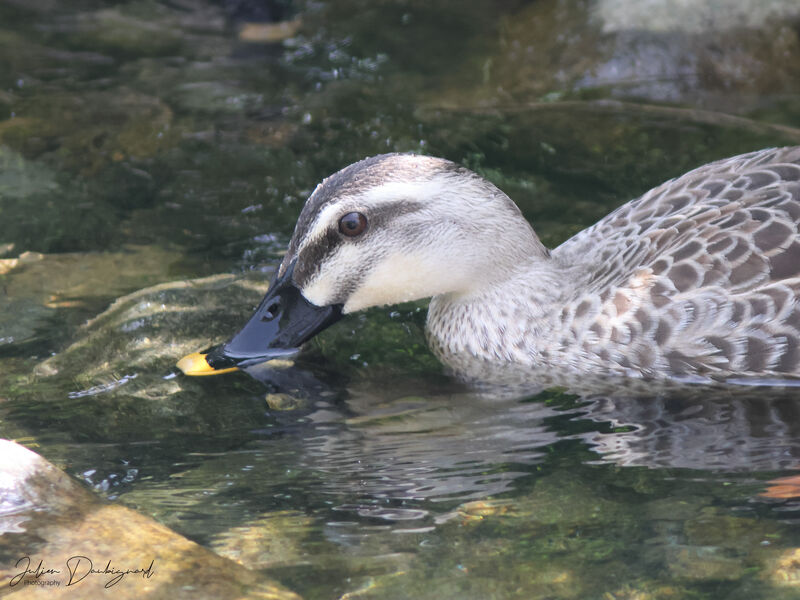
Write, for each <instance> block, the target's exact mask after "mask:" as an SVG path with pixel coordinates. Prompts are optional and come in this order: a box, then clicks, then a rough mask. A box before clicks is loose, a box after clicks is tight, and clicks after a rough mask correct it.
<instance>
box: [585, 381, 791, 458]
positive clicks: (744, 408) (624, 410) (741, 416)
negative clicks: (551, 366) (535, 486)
mask: <svg viewBox="0 0 800 600" xmlns="http://www.w3.org/2000/svg"><path fill="white" fill-rule="evenodd" d="M740 396H741V397H737V396H733V397H732V396H731V395H730V393H729V392H722V391H716V392H707V393H705V394H702V393H700V392H697V393H694V394H692V395H691V396H681V395H677V394H675V395H669V396H663V397H652V398H614V397H611V396H605V397H599V398H595V399H593V400H592V402H591V404H590V405H589V406H588V407H587V408H586V410H587V411H588V412H587V415H586V416H587V417H588V418H591V419H593V420H608V421H611V422H612V423H613V424H614V426H615V427H620V426H625V425H627V426H630V427H631V428H632V429H631V430H630V431H623V432H619V433H613V434H594V435H590V436H587V441H588V442H590V443H591V444H593V445H594V450H595V451H596V452H598V453H599V454H601V456H602V458H603V460H606V461H613V462H615V463H617V464H619V465H626V466H627V465H636V466H647V467H673V468H675V467H677V468H687V469H701V470H714V471H775V470H781V469H790V468H796V467H797V466H800V404H798V400H800V391H797V392H795V393H794V394H793V395H792V394H790V393H789V392H787V391H786V390H779V391H778V393H777V394H775V391H774V390H770V389H759V390H757V391H756V392H754V393H752V395H748V396H745V395H743V394H742V395H740ZM772 396H777V397H772Z"/></svg>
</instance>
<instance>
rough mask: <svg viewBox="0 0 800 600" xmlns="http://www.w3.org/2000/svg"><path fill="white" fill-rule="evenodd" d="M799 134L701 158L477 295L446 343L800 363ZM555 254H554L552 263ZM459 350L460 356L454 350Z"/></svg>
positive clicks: (503, 350)
mask: <svg viewBox="0 0 800 600" xmlns="http://www.w3.org/2000/svg"><path fill="white" fill-rule="evenodd" d="M798 224H800V148H797V147H795V148H786V149H778V150H764V151H760V152H754V153H751V154H746V155H743V156H738V157H734V158H730V159H726V160H722V161H719V162H715V163H711V164H708V165H705V166H702V167H700V168H698V169H696V170H694V171H691V172H689V173H687V174H686V175H683V176H682V177H679V178H677V179H674V180H672V181H668V182H666V183H664V184H663V185H661V186H659V187H657V188H655V189H653V190H651V191H649V192H647V193H646V194H645V195H644V196H642V197H641V198H639V199H637V200H634V201H632V202H629V203H627V204H625V205H623V206H622V207H620V208H619V209H617V210H615V211H614V212H612V213H611V214H609V215H608V216H607V217H605V218H603V219H602V220H601V221H599V222H598V223H596V224H595V225H594V226H592V227H590V228H588V229H586V230H584V231H582V232H580V233H578V234H577V235H575V236H574V237H573V238H571V239H569V240H567V241H566V242H564V243H563V244H562V245H561V246H559V247H558V248H556V249H555V250H553V251H552V254H551V258H550V260H549V261H547V262H549V263H550V264H549V265H542V264H540V262H539V261H537V262H535V263H534V264H532V265H531V266H530V268H528V269H526V270H524V271H523V272H522V273H520V274H518V275H517V276H516V277H514V278H512V279H510V280H509V281H507V282H506V283H505V284H504V285H503V286H500V287H493V288H492V289H488V290H486V292H485V293H484V294H483V295H482V297H480V298H476V297H472V298H470V299H469V300H468V301H466V302H465V301H462V300H457V299H453V298H450V297H447V296H444V297H439V298H434V300H433V301H432V303H431V307H430V312H429V319H428V326H429V333H430V337H431V341H432V342H433V344H434V347H435V348H436V349H437V353H438V354H439V355H440V356H442V357H443V359H444V360H445V361H447V362H452V363H454V364H456V365H457V366H459V367H461V368H462V369H463V367H464V361H463V360H461V359H460V358H459V355H460V354H464V353H466V354H467V355H469V356H474V357H476V358H482V359H486V360H488V361H510V362H515V363H521V364H530V365H532V366H535V367H537V368H552V369H556V370H567V371H573V372H587V373H588V372H591V373H613V374H620V375H645V376H670V375H701V376H712V377H713V376H722V377H725V376H730V375H734V374H735V375H738V376H758V377H764V376H773V375H775V376H797V375H800V307H799V306H798V296H800V235H798ZM547 267H550V268H547ZM448 357H450V359H448Z"/></svg>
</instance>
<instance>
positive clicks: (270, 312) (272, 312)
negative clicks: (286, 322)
mask: <svg viewBox="0 0 800 600" xmlns="http://www.w3.org/2000/svg"><path fill="white" fill-rule="evenodd" d="M280 310H281V303H280V302H279V301H278V300H275V301H273V302H272V303H271V304H270V305H269V306H267V310H266V312H265V313H264V316H263V317H261V320H262V321H272V319H274V318H275V317H277V316H278V313H279V312H280Z"/></svg>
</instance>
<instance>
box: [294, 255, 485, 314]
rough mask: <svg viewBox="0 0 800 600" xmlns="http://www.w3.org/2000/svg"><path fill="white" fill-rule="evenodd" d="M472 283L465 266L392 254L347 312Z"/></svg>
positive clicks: (427, 257)
mask: <svg viewBox="0 0 800 600" xmlns="http://www.w3.org/2000/svg"><path fill="white" fill-rule="evenodd" d="M472 283H473V278H472V277H470V274H469V273H467V272H466V271H465V270H464V269H461V268H459V267H457V266H455V265H452V264H451V265H444V264H443V263H441V262H439V261H437V260H436V259H435V257H431V256H430V255H429V254H413V253H410V254H405V253H404V254H392V255H389V256H387V257H385V258H383V259H382V260H381V261H380V263H378V264H377V265H375V266H374V268H373V269H372V270H371V271H370V272H369V274H368V275H367V277H366V278H365V280H364V281H363V282H362V283H361V285H360V286H359V287H358V288H357V289H356V290H355V291H354V292H353V294H352V295H351V296H350V297H349V298H348V299H347V302H346V303H345V305H344V312H345V313H349V312H354V311H357V310H361V309H364V308H368V307H370V306H381V305H384V304H397V303H400V302H409V301H411V300H418V299H420V298H429V297H431V296H436V295H438V294H444V293H447V292H452V291H462V290H466V289H468V288H470V287H471V285H472ZM310 299H311V298H309V300H310Z"/></svg>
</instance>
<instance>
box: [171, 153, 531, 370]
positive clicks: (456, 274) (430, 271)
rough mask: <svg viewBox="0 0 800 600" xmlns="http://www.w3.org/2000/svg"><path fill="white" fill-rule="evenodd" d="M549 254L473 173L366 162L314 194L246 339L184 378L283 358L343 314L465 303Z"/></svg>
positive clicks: (421, 163) (436, 163)
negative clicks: (447, 300) (440, 301)
mask: <svg viewBox="0 0 800 600" xmlns="http://www.w3.org/2000/svg"><path fill="white" fill-rule="evenodd" d="M546 254H547V251H546V250H545V248H544V247H543V246H542V245H541V243H540V242H539V240H538V238H537V237H536V234H535V233H534V232H533V229H532V228H531V227H530V225H529V224H528V222H527V221H525V219H524V218H523V217H522V215H521V214H520V211H519V209H518V208H517V206H516V205H515V204H514V203H513V202H512V201H511V200H510V199H509V198H508V197H507V196H506V195H505V194H504V193H503V192H501V191H500V190H499V189H497V188H496V187H495V186H494V185H492V184H491V183H489V182H488V181H486V180H485V179H483V178H481V177H479V176H478V175H476V174H475V173H472V172H471V171H469V170H467V169H465V168H463V167H461V166H459V165H457V164H455V163H452V162H450V161H447V160H444V159H440V158H432V157H428V156H418V155H413V154H386V155H381V156H375V157H372V158H367V159H365V160H362V161H360V162H357V163H355V164H352V165H350V166H348V167H346V168H344V169H342V170H341V171H339V172H338V173H335V174H334V175H332V176H330V177H328V178H327V179H325V180H324V181H323V182H322V183H321V184H319V185H318V186H317V188H316V190H314V193H313V194H311V197H310V198H309V199H308V201H307V202H306V204H305V206H304V207H303V210H302V212H301V213H300V217H299V219H298V221H297V226H296V227H295V230H294V234H293V235H292V239H291V241H290V243H289V248H288V250H287V252H286V256H285V257H284V259H283V261H282V262H281V265H280V268H279V270H278V273H277V275H276V277H275V279H274V280H273V282H272V284H271V285H270V288H269V290H268V291H267V294H266V296H265V297H264V299H263V300H262V302H261V304H260V305H259V307H258V309H257V310H256V312H255V314H254V315H253V316H252V317H251V319H250V321H248V322H247V324H246V325H245V326H244V327H243V328H242V330H241V331H240V332H239V333H237V334H236V335H235V336H234V337H233V338H232V339H231V340H230V341H228V342H226V343H225V344H222V345H220V346H217V347H216V348H213V349H212V350H211V351H209V352H208V353H207V354H198V353H196V354H194V355H189V356H188V357H186V358H184V359H183V360H182V361H181V362H180V363H179V364H178V366H179V367H181V369H182V370H183V371H184V372H185V373H187V374H214V373H218V372H222V371H225V370H230V369H232V368H235V367H244V366H249V365H252V364H256V363H259V362H263V361H266V360H269V359H271V358H275V357H278V356H283V355H286V354H287V353H290V352H293V351H294V350H295V349H296V348H298V347H299V346H300V345H301V344H303V343H304V342H306V341H307V340H308V339H310V338H311V337H313V336H314V335H316V334H317V333H319V332H320V331H322V330H323V329H325V328H326V327H328V326H329V325H331V324H332V323H334V322H336V321H337V320H338V319H339V318H341V316H342V315H344V314H347V313H350V312H354V311H357V310H361V309H364V308H368V307H370V306H379V305H384V304H394V303H399V302H406V301H410V300H417V299H419V298H426V297H431V296H437V295H440V294H456V295H469V294H471V293H474V292H476V291H478V290H480V289H485V288H486V287H487V286H491V285H492V283H493V282H494V281H496V280H497V279H498V278H502V277H505V276H507V274H508V273H509V272H510V271H513V270H514V269H515V268H518V267H519V265H520V264H524V263H525V262H527V261H530V260H531V258H532V257H535V256H537V255H541V256H546Z"/></svg>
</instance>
